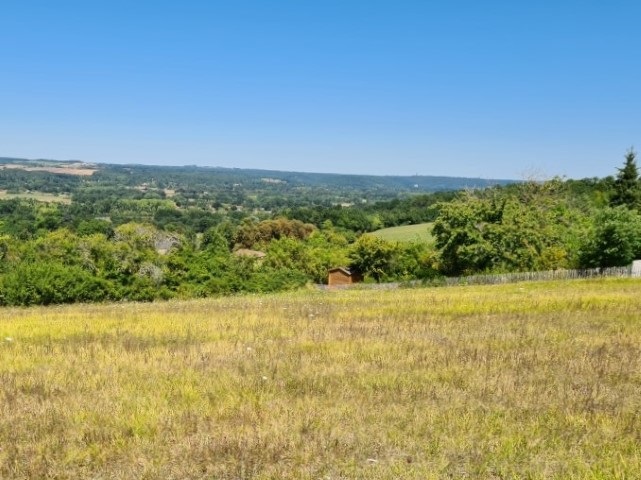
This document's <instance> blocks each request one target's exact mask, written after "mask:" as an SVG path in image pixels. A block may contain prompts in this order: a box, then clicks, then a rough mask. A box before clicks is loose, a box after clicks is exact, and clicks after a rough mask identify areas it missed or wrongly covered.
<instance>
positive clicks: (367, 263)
mask: <svg viewBox="0 0 641 480" xmlns="http://www.w3.org/2000/svg"><path fill="white" fill-rule="evenodd" d="M349 258H350V260H351V264H350V267H351V268H353V269H354V270H356V271H358V272H360V273H361V274H363V275H364V276H366V277H367V276H370V277H372V278H374V280H376V282H380V281H381V280H383V278H384V277H385V275H386V273H387V272H388V271H389V270H390V267H391V264H392V260H393V258H394V245H393V244H392V243H390V242H386V241H385V240H383V239H381V238H378V237H375V236H374V235H362V236H361V237H359V238H358V240H356V242H354V244H353V245H352V249H351V251H350V254H349Z"/></svg>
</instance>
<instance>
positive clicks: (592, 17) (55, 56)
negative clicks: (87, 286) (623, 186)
mask: <svg viewBox="0 0 641 480" xmlns="http://www.w3.org/2000/svg"><path fill="white" fill-rule="evenodd" d="M640 59H641V2H633V1H619V0H613V1H610V2H601V1H596V0H594V1H593V0H585V1H581V2H579V1H573V0H568V1H564V0H558V1H547V0H540V1H537V2H516V1H513V0H512V1H508V0H505V1H493V0H488V1H483V2H480V1H464V0H460V1H457V0H450V1H444V0H441V1H429V0H423V1H410V0H407V1H402V0H397V1H383V0H366V1H350V0H342V1H334V0H322V1H320V0H318V1H313V0H308V1H307V0H298V1H294V0H291V1H286V0H264V1H254V0H234V1H215V0H212V1H188V0H185V1H183V2H178V1H171V2H169V1H161V0H156V1H145V0H139V1H120V0H110V1H98V0H96V1H89V0H83V1H68V0H56V1H30V0H3V1H2V9H1V10H0V66H1V67H2V68H1V72H0V112H1V115H0V156H16V157H26V158H54V159H80V160H84V161H89V162H111V163H124V162H127V163H148V164H159V165H185V164H190V165H192V164H197V165H211V166H225V167H241V168H264V169H278V170H298V171H314V172H338V173H363V174H385V175H411V174H422V175H450V176H472V177H485V178H523V177H536V178H546V177H550V176H555V175H565V176H568V177H571V178H582V177H592V176H605V175H610V174H614V173H616V168H617V167H620V166H621V165H622V163H623V155H624V153H625V151H626V150H627V149H628V148H629V147H630V146H633V145H635V146H637V147H639V148H641V108H640V107H641V61H640Z"/></svg>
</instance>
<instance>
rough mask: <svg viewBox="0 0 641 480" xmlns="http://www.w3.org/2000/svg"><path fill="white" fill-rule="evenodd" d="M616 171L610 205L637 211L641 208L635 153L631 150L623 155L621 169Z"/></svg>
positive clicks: (640, 189)
mask: <svg viewBox="0 0 641 480" xmlns="http://www.w3.org/2000/svg"><path fill="white" fill-rule="evenodd" d="M618 170H619V173H618V174H617V177H616V180H615V181H614V195H613V196H612V199H611V200H610V205H611V206H615V207H616V206H619V205H624V206H626V207H628V208H631V209H635V210H636V209H639V207H641V185H640V184H639V171H638V168H637V162H636V152H635V151H634V150H633V149H632V148H630V150H628V152H627V153H626V154H625V163H624V164H623V168H619V169H618Z"/></svg>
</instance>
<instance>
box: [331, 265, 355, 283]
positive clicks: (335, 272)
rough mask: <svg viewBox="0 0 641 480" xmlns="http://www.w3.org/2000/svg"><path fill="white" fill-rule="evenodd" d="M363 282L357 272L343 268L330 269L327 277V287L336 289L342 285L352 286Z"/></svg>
mask: <svg viewBox="0 0 641 480" xmlns="http://www.w3.org/2000/svg"><path fill="white" fill-rule="evenodd" d="M362 280H363V276H362V275H360V274H359V273H358V272H353V271H350V270H349V269H348V268H345V267H335V268H332V269H330V271H329V274H328V275H327V285H328V286H330V287H337V286H342V285H352V284H353V283H357V282H360V281H362Z"/></svg>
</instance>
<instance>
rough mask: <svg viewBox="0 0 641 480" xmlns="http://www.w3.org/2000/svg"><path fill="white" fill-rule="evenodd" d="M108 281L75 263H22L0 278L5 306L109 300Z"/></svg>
mask: <svg viewBox="0 0 641 480" xmlns="http://www.w3.org/2000/svg"><path fill="white" fill-rule="evenodd" d="M111 291H112V288H111V287H110V284H109V283H108V282H107V281H105V280H103V279H99V278H96V277H94V276H93V275H91V274H90V273H89V272H87V271H86V270H83V269H82V268H80V267H77V266H68V265H63V264H60V263H46V262H44V263H21V264H19V265H17V266H16V268H14V269H13V270H12V271H11V272H10V273H7V274H6V275H4V277H3V278H2V281H1V283H0V298H1V301H2V303H3V304H4V305H50V304H60V303H73V302H99V301H102V300H107V299H111V298H112V296H111Z"/></svg>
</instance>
